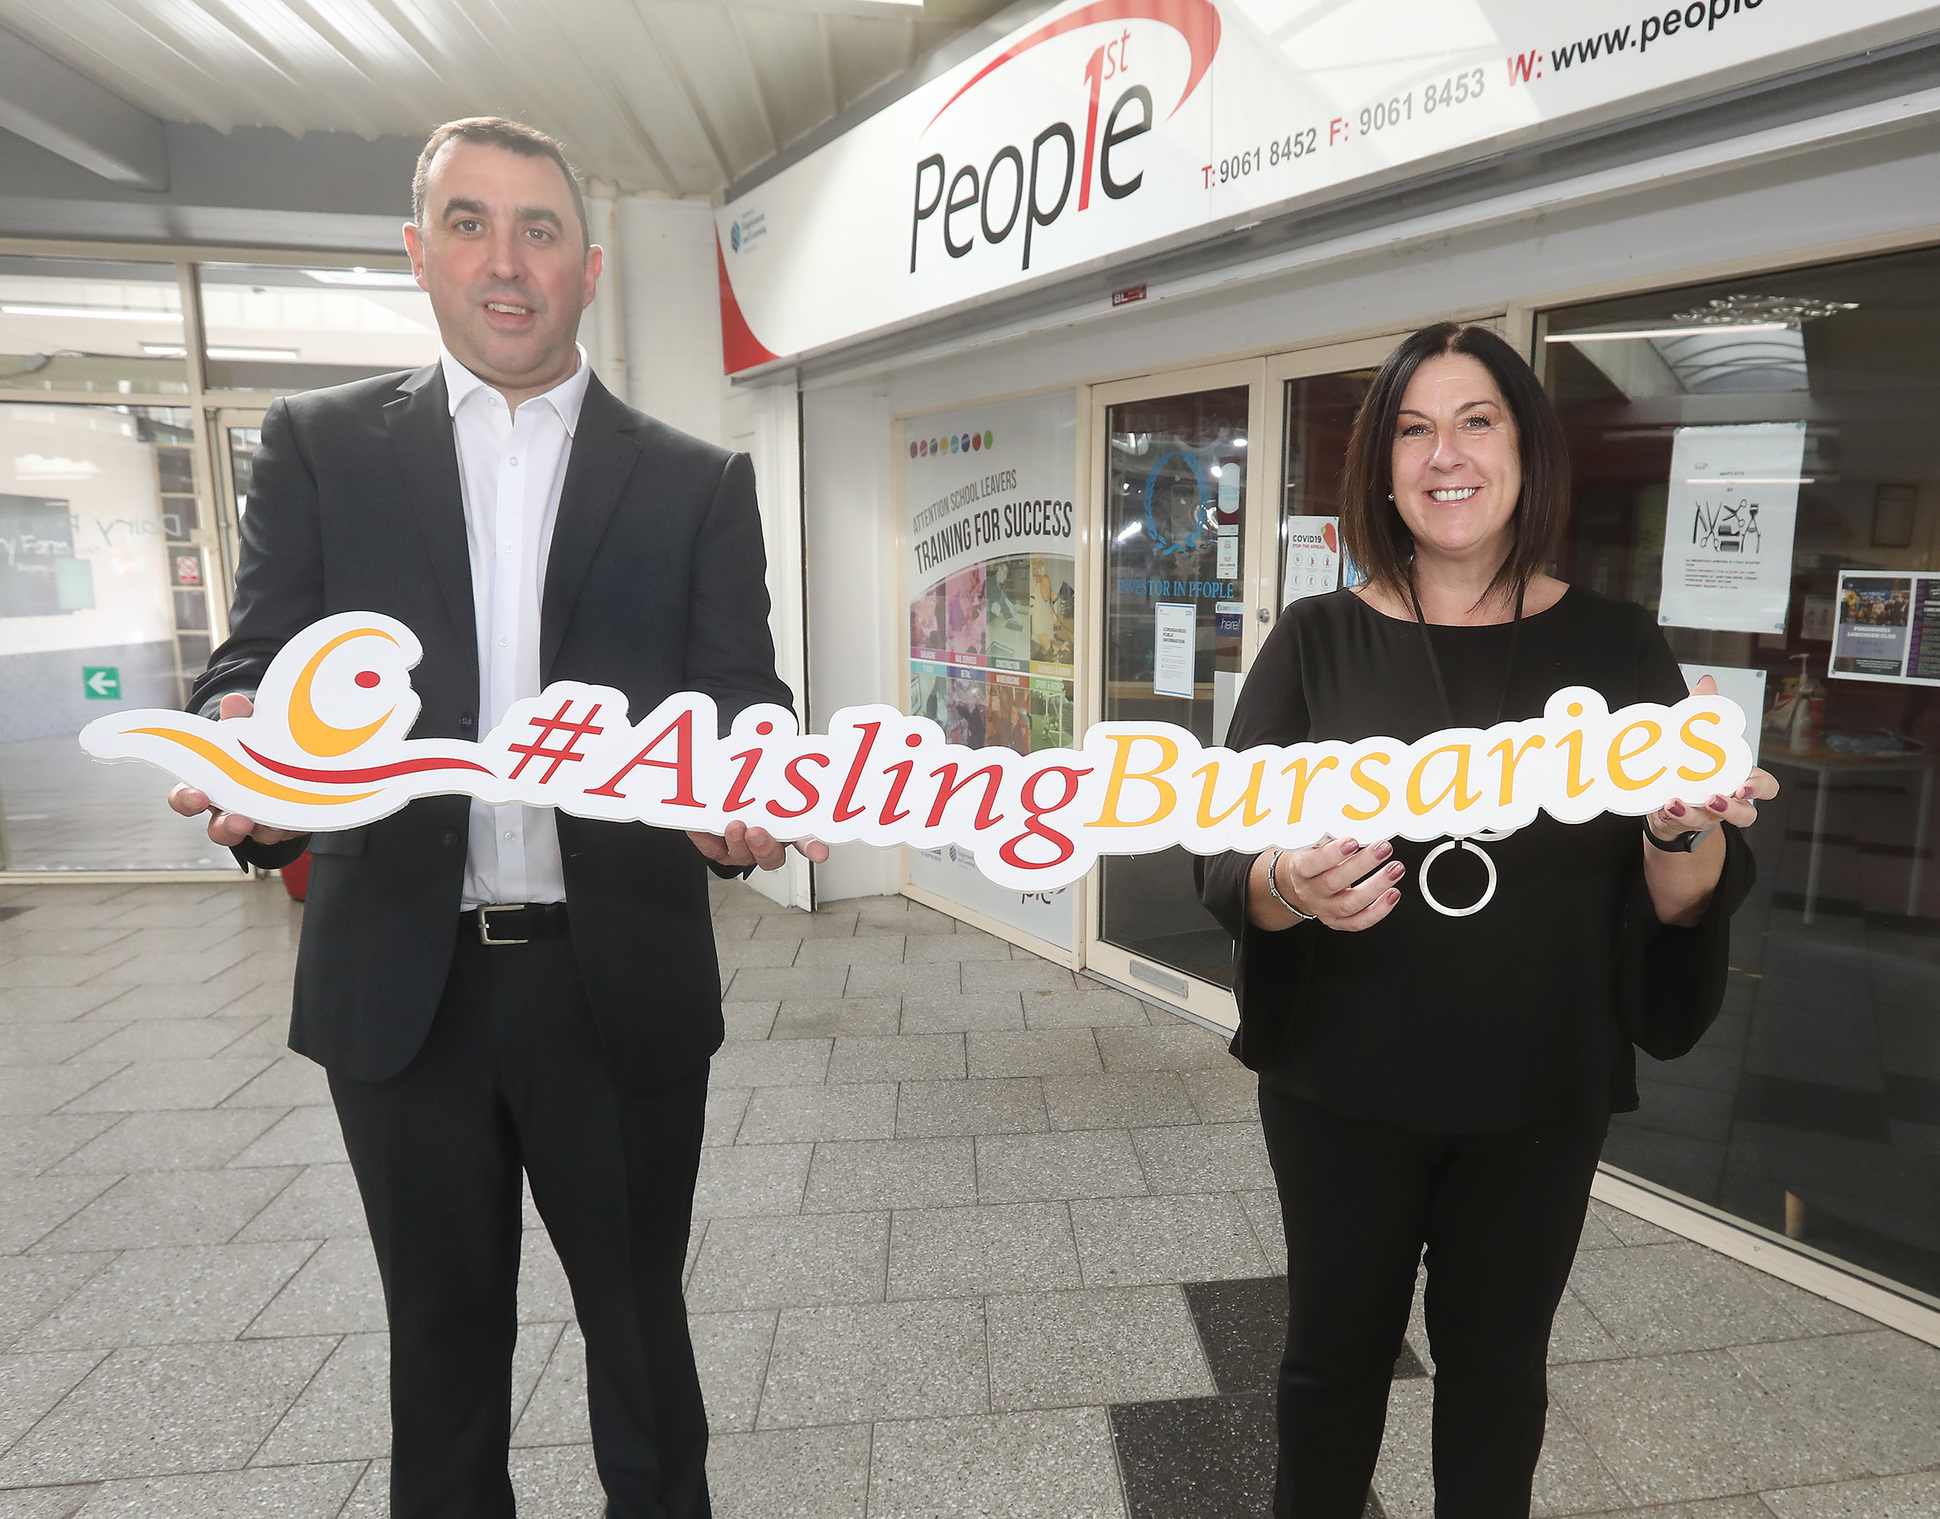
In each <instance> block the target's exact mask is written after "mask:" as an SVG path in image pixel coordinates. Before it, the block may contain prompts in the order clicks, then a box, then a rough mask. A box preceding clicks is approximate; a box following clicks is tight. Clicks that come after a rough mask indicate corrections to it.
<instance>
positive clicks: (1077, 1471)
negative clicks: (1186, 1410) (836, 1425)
mask: <svg viewBox="0 0 1940 1519" xmlns="http://www.w3.org/2000/svg"><path fill="white" fill-rule="evenodd" d="M869 1514H870V1519H958V1516H961V1515H973V1514H1002V1515H1004V1516H1005V1519H1124V1514H1125V1506H1124V1503H1123V1501H1122V1499H1121V1497H1120V1493H1119V1484H1118V1473H1117V1470H1116V1467H1115V1463H1114V1461H1113V1459H1112V1440H1111V1427H1110V1424H1109V1422H1108V1421H1107V1419H1106V1416H1105V1410H1104V1409H1102V1408H1069V1409H1052V1410H1045V1411H1041V1412H1031V1413H1010V1414H985V1415H977V1416H971V1417H968V1418H955V1419H914V1420H908V1421H902V1422H893V1423H880V1424H878V1425H877V1426H876V1438H875V1448H874V1451H873V1452H872V1455H871V1459H870V1465H869Z"/></svg>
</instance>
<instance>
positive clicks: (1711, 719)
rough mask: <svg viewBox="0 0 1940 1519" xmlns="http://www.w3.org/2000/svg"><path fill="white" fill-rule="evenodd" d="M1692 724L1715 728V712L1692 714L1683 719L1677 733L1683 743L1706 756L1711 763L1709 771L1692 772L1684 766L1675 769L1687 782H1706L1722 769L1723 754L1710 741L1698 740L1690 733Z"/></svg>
mask: <svg viewBox="0 0 1940 1519" xmlns="http://www.w3.org/2000/svg"><path fill="white" fill-rule="evenodd" d="M1693 723H1709V724H1710V725H1711V726H1712V727H1714V728H1715V727H1716V726H1717V725H1718V714H1717V713H1715V712H1693V713H1692V714H1691V715H1690V716H1689V717H1687V718H1685V719H1684V726H1683V728H1682V729H1680V730H1679V733H1678V737H1680V738H1682V739H1683V740H1684V742H1685V743H1687V744H1689V745H1690V746H1691V747H1692V748H1693V749H1695V750H1697V751H1698V752H1699V753H1700V754H1708V755H1709V756H1710V757H1711V759H1712V761H1713V763H1712V765H1711V768H1710V769H1709V770H1703V771H1698V770H1693V769H1691V768H1690V767H1688V766H1686V765H1679V766H1678V767H1677V773H1678V774H1679V775H1681V776H1683V777H1684V779H1685V780H1687V781H1708V780H1710V779H1711V777H1712V776H1714V775H1716V774H1717V773H1718V772H1719V771H1720V770H1722V769H1724V761H1725V752H1724V749H1723V748H1722V747H1721V746H1720V745H1718V744H1714V743H1712V742H1711V740H1710V739H1708V738H1699V737H1698V736H1697V735H1696V734H1695V733H1693V732H1692V731H1691V725H1692V724H1693Z"/></svg>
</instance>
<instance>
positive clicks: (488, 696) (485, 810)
mask: <svg viewBox="0 0 1940 1519" xmlns="http://www.w3.org/2000/svg"><path fill="white" fill-rule="evenodd" d="M438 352H439V360H440V362H441V363H442V364H443V366H444V371H445V390H446V392H447V394H448V396H449V398H450V402H451V430H452V434H453V437H454V439H455V441H456V443H457V445H458V481H459V486H460V489H461V490H462V492H463V494H464V501H465V539H466V542H467V543H468V544H469V545H470V548H471V561H472V605H473V608H474V611H475V615H476V617H477V621H478V728H477V733H478V736H479V737H480V738H483V737H484V736H485V735H486V734H487V733H489V732H491V730H492V729H493V728H494V727H496V726H497V725H498V723H499V721H500V719H502V718H503V717H504V716H505V713H506V710H507V709H508V708H509V707H510V706H511V705H512V703H513V702H515V701H517V700H519V698H520V697H523V696H537V695H538V694H539V603H540V597H541V595H542V594H543V592H544V588H545V583H546V560H547V558H548V557H549V555H550V554H551V552H552V528H553V523H554V522H555V521H556V520H557V519H558V516H559V493H560V491H561V490H562V489H563V488H564V486H565V483H566V461H567V460H568V458H570V456H571V454H572V440H573V432H574V430H575V429H576V428H577V427H578V426H579V408H580V404H581V403H582V402H583V401H584V400H585V399H586V384H587V381H588V380H589V379H590V378H591V375H592V370H591V369H590V368H589V367H588V365H587V363H586V350H585V349H584V348H581V349H580V350H579V368H577V369H576V370H574V371H573V374H572V377H571V378H570V379H566V380H562V381H560V382H559V384H557V385H555V386H553V388H552V389H551V390H548V391H546V392H545V393H544V394H543V395H538V396H534V397H532V398H531V399H530V400H528V401H525V402H524V403H522V404H521V405H520V407H519V409H518V411H517V412H516V413H514V412H513V411H512V409H511V408H510V407H508V406H507V405H506V404H505V397H504V396H502V395H500V394H499V393H498V392H497V391H496V390H494V389H492V387H491V386H490V385H487V384H486V383H485V382H484V381H483V380H481V379H479V377H478V376H477V375H475V374H473V373H472V372H471V371H470V370H469V369H467V368H465V366H464V365H463V364H460V363H459V362H458V361H457V360H456V359H454V358H453V357H452V356H451V354H450V352H449V351H448V350H446V349H445V348H444V347H443V346H442V345H441V346H440V348H439V350H438ZM469 846H470V847H469V848H468V850H467V852H466V855H465V889H464V895H463V897H462V898H461V900H460V905H461V906H462V907H467V908H469V907H477V906H479V905H480V904H482V903H487V902H563V901H565V900H566V882H565V876H564V873H563V871H562V870H561V868H560V863H559V830H558V828H557V826H556V825H555V823H554V821H553V814H552V811H551V809H550V808H546V807H523V806H518V805H512V806H506V807H491V806H487V805H486V804H485V803H484V802H479V801H474V802H473V803H472V810H471V833H470V840H469Z"/></svg>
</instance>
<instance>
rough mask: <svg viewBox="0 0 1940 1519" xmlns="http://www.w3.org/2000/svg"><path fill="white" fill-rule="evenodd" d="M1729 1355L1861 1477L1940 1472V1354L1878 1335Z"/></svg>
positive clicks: (1744, 1349) (1883, 1332)
mask: <svg viewBox="0 0 1940 1519" xmlns="http://www.w3.org/2000/svg"><path fill="white" fill-rule="evenodd" d="M1732 1354H1733V1355H1734V1356H1735V1357H1736V1358H1737V1360H1738V1362H1739V1364H1740V1365H1742V1366H1744V1367H1745V1368H1746V1369H1747V1370H1748V1371H1750V1372H1751V1374H1752V1375H1753V1376H1755V1377H1757V1378H1758V1380H1759V1382H1760V1383H1761V1384H1762V1385H1763V1386H1764V1387H1765V1388H1766V1389H1767V1390H1768V1391H1770V1392H1771V1393H1772V1394H1773V1395H1774V1396H1776V1397H1777V1398H1778V1400H1779V1401H1780V1402H1781V1403H1783V1404H1784V1405H1785V1407H1786V1408H1787V1409H1789V1410H1790V1411H1791V1413H1792V1414H1793V1416H1794V1417H1795V1418H1797V1419H1798V1421H1799V1422H1800V1423H1801V1424H1803V1425H1805V1426H1806V1428H1808V1429H1810V1430H1811V1431H1812V1432H1813V1433H1814V1434H1815V1435H1817V1436H1818V1437H1819V1439H1820V1440H1821V1441H1822V1442H1824V1443H1825V1444H1826V1445H1828V1446H1830V1447H1832V1448H1833V1449H1836V1450H1838V1451H1839V1452H1840V1453H1841V1454H1842V1455H1844V1456H1847V1457H1850V1458H1851V1459H1852V1460H1853V1461H1855V1462H1857V1463H1858V1464H1859V1466H1860V1467H1861V1468H1862V1469H1863V1470H1865V1471H1867V1472H1871V1473H1875V1474H1878V1475H1885V1474H1887V1473H1891V1472H1904V1471H1911V1470H1914V1469H1917V1468H1921V1467H1940V1349H1936V1348H1935V1347H1934V1346H1932V1345H1927V1344H1923V1343H1922V1342H1921V1341H1919V1340H1915V1339H1912V1338H1911V1337H1909V1336H1907V1335H1903V1334H1897V1333H1895V1332H1894V1331H1892V1330H1890V1329H1878V1330H1874V1331H1872V1332H1871V1333H1868V1334H1836V1335H1827V1336H1825V1337H1824V1338H1821V1339H1813V1340H1794V1341H1791V1342H1790V1343H1788V1344H1783V1345H1746V1346H1741V1347H1739V1348H1738V1349H1736V1350H1734V1351H1733V1352H1732Z"/></svg>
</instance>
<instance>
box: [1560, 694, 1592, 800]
mask: <svg viewBox="0 0 1940 1519" xmlns="http://www.w3.org/2000/svg"><path fill="white" fill-rule="evenodd" d="M1569 715H1570V716H1571V717H1581V716H1582V715H1583V703H1581V702H1580V701H1573V702H1571V703H1570V704H1569ZM1561 742H1562V745H1563V747H1564V748H1565V749H1567V750H1569V752H1570V773H1569V777H1568V779H1566V780H1565V781H1564V782H1563V784H1564V787H1565V788H1566V789H1567V790H1568V791H1569V794H1570V795H1571V796H1581V795H1582V794H1583V793H1584V792H1586V791H1588V790H1589V789H1590V783H1589V782H1588V781H1586V780H1584V779H1583V730H1582V729H1581V728H1578V729H1577V730H1576V731H1575V732H1574V733H1565V734H1564V735H1563V737H1562V740H1561Z"/></svg>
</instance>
